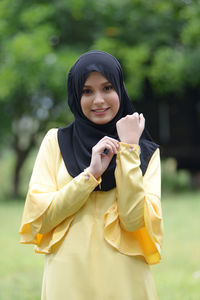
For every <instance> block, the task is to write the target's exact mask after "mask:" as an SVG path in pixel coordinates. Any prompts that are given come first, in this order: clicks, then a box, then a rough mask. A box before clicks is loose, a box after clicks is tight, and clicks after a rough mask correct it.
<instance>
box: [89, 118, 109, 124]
mask: <svg viewBox="0 0 200 300" xmlns="http://www.w3.org/2000/svg"><path fill="white" fill-rule="evenodd" d="M91 121H92V122H93V123H95V124H99V125H104V124H107V123H109V122H110V121H111V119H104V120H96V119H94V120H91Z"/></svg>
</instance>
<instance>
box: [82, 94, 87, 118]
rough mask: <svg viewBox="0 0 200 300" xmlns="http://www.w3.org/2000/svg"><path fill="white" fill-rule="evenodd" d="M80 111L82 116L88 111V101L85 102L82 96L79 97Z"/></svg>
mask: <svg viewBox="0 0 200 300" xmlns="http://www.w3.org/2000/svg"><path fill="white" fill-rule="evenodd" d="M81 109H82V112H83V113H84V114H85V112H87V109H88V101H86V99H85V97H84V96H82V97H81Z"/></svg>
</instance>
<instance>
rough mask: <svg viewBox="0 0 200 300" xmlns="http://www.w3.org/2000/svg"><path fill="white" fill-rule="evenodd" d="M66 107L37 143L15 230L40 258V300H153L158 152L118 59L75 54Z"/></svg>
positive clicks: (98, 53) (157, 249)
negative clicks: (63, 121) (68, 119)
mask: <svg viewBox="0 0 200 300" xmlns="http://www.w3.org/2000/svg"><path fill="white" fill-rule="evenodd" d="M68 103H69V107H70V109H71V111H72V113H73V114H74V118H75V120H74V122H73V123H72V124H70V125H69V126H68V127H66V128H59V129H51V130H50V131H49V132H48V133H47V135H46V136H45V138H44V140H43V142H42V145H41V147H40V150H39V153H38V156H37V159H36V162H35V166H34V170H33V174H32V177H31V181H30V186H29V191H28V195H27V199H26V204H25V208H24V214H23V219H22V225H21V229H20V234H21V242H22V243H33V244H35V245H36V252H38V253H45V254H46V259H45V267H44V278H43V287H42V299H43V300H57V299H59V300H62V299H67V300H68V299H69V300H88V299H92V300H102V299H105V300H108V299H113V300H124V299H125V300H150V299H151V300H153V299H156V298H157V297H156V292H155V288H154V283H153V279H152V275H151V272H150V267H149V265H150V264H155V263H158V262H159V261H160V247H161V243H162V236H163V231H162V216H161V205H160V157H159V149H158V146H157V145H156V144H155V143H153V142H152V140H151V138H150V136H149V134H148V132H147V131H146V130H145V129H144V124H145V120H144V117H143V115H142V114H140V115H139V114H138V113H136V112H134V110H133V107H132V105H131V101H130V99H129V97H128V94H127V92H126V89H125V86H124V83H123V75H122V70H121V66H120V64H119V62H118V61H117V60H116V59H115V58H114V57H113V56H111V55H110V54H108V53H105V52H101V51H90V52H87V53H85V54H83V55H82V56H81V57H80V58H79V59H78V60H77V62H76V63H75V64H74V66H73V67H72V68H71V70H70V72H69V76H68Z"/></svg>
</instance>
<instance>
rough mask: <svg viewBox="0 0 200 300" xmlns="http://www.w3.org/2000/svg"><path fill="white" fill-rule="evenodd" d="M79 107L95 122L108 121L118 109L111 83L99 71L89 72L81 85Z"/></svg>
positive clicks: (117, 98)
mask: <svg viewBox="0 0 200 300" xmlns="http://www.w3.org/2000/svg"><path fill="white" fill-rule="evenodd" d="M81 108H82V111H83V113H84V115H85V116H86V117H87V118H88V119H89V120H90V121H92V122H94V123H96V124H106V123H108V122H110V121H111V120H112V119H113V118H114V117H115V116H116V114H117V112H118V110H119V97H118V94H117V92H116V91H115V89H114V88H113V86H112V84H111V83H110V82H109V81H108V80H107V79H106V78H105V77H104V76H103V75H102V74H101V73H99V72H91V73H90V75H89V76H88V78H87V79H86V81H85V84H84V86H83V92H82V96H81Z"/></svg>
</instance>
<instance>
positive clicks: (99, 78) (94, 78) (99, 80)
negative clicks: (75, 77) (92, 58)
mask: <svg viewBox="0 0 200 300" xmlns="http://www.w3.org/2000/svg"><path fill="white" fill-rule="evenodd" d="M107 82H109V80H108V79H107V78H106V77H105V76H104V75H103V74H102V73H100V72H97V71H93V72H91V73H90V74H89V75H88V77H87V78H86V80H85V85H92V84H104V83H107Z"/></svg>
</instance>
